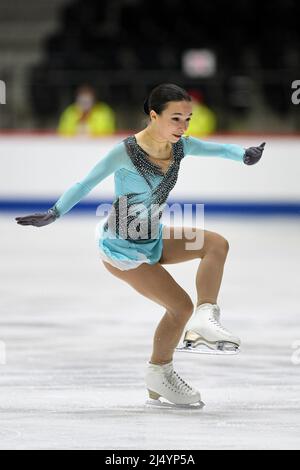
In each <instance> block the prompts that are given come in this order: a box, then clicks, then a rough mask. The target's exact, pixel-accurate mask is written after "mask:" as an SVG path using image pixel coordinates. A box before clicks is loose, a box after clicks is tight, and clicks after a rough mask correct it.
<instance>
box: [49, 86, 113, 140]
mask: <svg viewBox="0 0 300 470" xmlns="http://www.w3.org/2000/svg"><path fill="white" fill-rule="evenodd" d="M115 130H116V125H115V113H114V111H113V110H112V109H111V107H110V106H109V105H108V104H106V103H103V102H97V101H96V94H95V90H94V89H93V88H92V87H91V86H89V85H82V86H80V87H79V88H78V90H77V93H76V102H75V103H73V104H71V105H70V106H68V107H67V108H66V109H65V111H63V113H62V115H61V117H60V120H59V126H58V132H59V134H60V135H62V136H75V135H89V136H92V137H97V136H104V135H111V134H113V133H114V132H115Z"/></svg>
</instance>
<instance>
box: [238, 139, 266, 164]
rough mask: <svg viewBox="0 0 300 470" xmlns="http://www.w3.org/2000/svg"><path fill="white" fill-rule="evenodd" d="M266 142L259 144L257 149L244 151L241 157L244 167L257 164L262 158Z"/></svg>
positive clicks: (252, 148)
mask: <svg viewBox="0 0 300 470" xmlns="http://www.w3.org/2000/svg"><path fill="white" fill-rule="evenodd" d="M265 145H266V142H263V143H262V144H260V146H259V147H249V148H247V149H246V151H245V153H244V157H243V161H244V163H245V164H246V165H254V164H255V163H257V162H258V161H259V160H260V159H261V156H262V153H263V151H264V147H265Z"/></svg>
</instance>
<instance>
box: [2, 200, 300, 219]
mask: <svg viewBox="0 0 300 470" xmlns="http://www.w3.org/2000/svg"><path fill="white" fill-rule="evenodd" d="M56 200H57V199H56ZM56 200H49V199H24V200H22V199H0V212H9V213H16V215H19V213H20V212H31V211H33V212H43V211H46V210H48V209H49V208H50V207H51V206H52V205H53V204H54V203H55V202H56ZM111 203H112V200H108V199H106V200H105V199H103V200H101V201H95V200H94V201H86V202H80V203H78V204H77V205H76V206H75V207H74V208H73V209H72V210H71V211H70V212H69V213H68V215H69V214H73V215H76V214H79V213H95V212H96V209H97V207H98V206H99V205H100V204H111ZM174 203H177V204H180V206H181V207H183V205H184V204H192V210H193V213H195V209H196V204H204V211H205V215H215V214H216V215H221V214H222V215H228V216H232V215H244V216H249V215H255V216H258V215H281V216H284V215H292V216H299V215H300V201H290V202H280V201H268V202H265V201H239V202H237V201H226V202H221V201H213V200H204V201H191V200H184V201H182V200H168V204H169V205H170V206H171V205H172V204H174Z"/></svg>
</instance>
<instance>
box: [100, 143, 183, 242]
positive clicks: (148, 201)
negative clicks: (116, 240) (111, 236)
mask: <svg viewBox="0 0 300 470" xmlns="http://www.w3.org/2000/svg"><path fill="white" fill-rule="evenodd" d="M124 143H125V148H126V151H127V154H128V156H129V157H130V159H131V161H132V163H133V165H134V167H135V168H136V170H137V172H138V173H139V174H140V175H141V176H142V177H143V178H144V179H145V181H146V182H147V184H148V186H149V188H150V190H151V191H150V196H149V193H148V192H147V194H146V195H145V196H144V197H140V196H141V194H138V193H128V194H125V195H122V196H119V197H118V198H117V199H116V200H115V201H114V202H113V208H114V211H112V213H111V214H110V216H109V218H108V220H107V221H106V223H105V225H104V231H107V230H108V224H109V223H110V222H111V218H114V217H115V219H114V223H115V227H116V233H117V235H118V236H120V237H121V238H125V239H127V240H132V241H134V242H146V241H147V240H149V239H153V238H157V236H158V229H159V220H160V218H161V216H162V210H159V212H158V213H155V212H154V213H153V211H152V213H151V210H150V208H151V206H152V205H153V204H155V205H158V207H159V206H162V208H163V206H164V205H165V203H166V201H167V198H168V196H169V193H170V191H171V190H172V189H173V188H174V186H175V184H176V182H177V179H178V172H179V168H180V163H181V160H182V159H183V157H184V152H183V143H182V140H181V139H180V140H179V141H178V142H176V143H175V144H172V151H173V161H172V162H171V164H170V166H169V168H168V170H167V171H166V173H164V172H163V171H162V169H161V168H160V167H159V166H158V165H156V164H155V163H153V162H151V161H150V160H149V158H148V154H147V153H146V152H145V151H144V150H143V149H142V148H141V147H140V146H139V145H138V144H137V141H136V139H135V137H134V136H129V137H127V138H126V139H124ZM151 175H159V176H162V180H161V181H160V183H159V184H158V186H157V187H156V188H153V185H152V183H151V178H150V177H151ZM138 197H140V200H139V202H140V203H142V204H143V205H144V206H146V207H147V211H148V213H147V214H146V218H145V217H144V216H143V218H141V217H140V214H138V213H137V212H136V213H135V214H133V215H130V206H131V205H132V204H136V201H137V200H138ZM125 199H126V201H127V207H128V212H127V211H124V210H122V207H124V204H125ZM122 204H123V206H122ZM120 208H121V210H120ZM132 223H133V224H134V226H135V227H136V231H137V232H138V237H137V236H136V234H135V235H134V237H131V235H130V230H128V227H129V225H130V224H132ZM151 232H152V233H151Z"/></svg>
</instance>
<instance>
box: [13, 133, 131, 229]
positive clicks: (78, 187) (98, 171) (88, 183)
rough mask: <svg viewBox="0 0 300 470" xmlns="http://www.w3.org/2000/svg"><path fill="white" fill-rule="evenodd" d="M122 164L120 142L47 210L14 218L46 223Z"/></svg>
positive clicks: (25, 223)
mask: <svg viewBox="0 0 300 470" xmlns="http://www.w3.org/2000/svg"><path fill="white" fill-rule="evenodd" d="M124 166H126V152H125V147H124V144H123V143H122V142H121V143H119V144H117V145H116V146H115V147H114V148H113V149H112V150H111V151H110V152H109V153H108V154H107V155H106V156H105V157H104V158H102V159H101V160H100V161H99V162H98V163H97V164H96V165H95V166H94V168H93V169H92V170H91V171H90V172H89V173H88V174H87V175H86V176H85V177H84V178H83V179H82V180H81V181H79V182H77V183H75V184H73V185H72V186H71V187H70V188H69V189H67V190H66V191H65V192H64V193H63V194H62V195H61V197H60V198H59V199H58V200H57V202H56V203H55V204H54V206H53V207H51V208H50V209H49V210H48V212H46V213H42V214H32V215H28V216H25V217H16V219H15V220H16V221H17V223H18V224H20V225H34V226H36V227H42V226H44V225H48V224H50V223H52V222H54V221H55V220H56V219H57V218H58V217H60V216H61V215H64V214H65V213H66V212H68V211H69V210H70V209H71V208H72V207H73V206H75V205H76V204H77V203H78V202H79V201H80V200H81V199H82V198H83V197H84V196H86V195H87V194H88V193H89V192H90V191H91V190H92V189H93V188H94V187H95V186H96V185H97V184H99V183H100V182H101V181H102V180H104V179H105V178H106V177H107V176H109V175H110V174H112V173H113V172H115V171H116V170H118V169H119V168H122V167H124Z"/></svg>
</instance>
